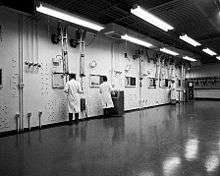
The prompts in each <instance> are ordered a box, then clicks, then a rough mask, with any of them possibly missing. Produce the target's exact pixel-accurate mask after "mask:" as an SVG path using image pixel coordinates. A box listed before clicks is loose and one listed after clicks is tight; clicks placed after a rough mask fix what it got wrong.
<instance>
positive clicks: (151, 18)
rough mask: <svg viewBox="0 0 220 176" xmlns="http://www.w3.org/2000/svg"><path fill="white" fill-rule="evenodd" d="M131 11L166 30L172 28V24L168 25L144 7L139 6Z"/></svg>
mask: <svg viewBox="0 0 220 176" xmlns="http://www.w3.org/2000/svg"><path fill="white" fill-rule="evenodd" d="M131 13H132V14H133V15H135V16H137V17H139V18H141V19H143V20H144V21H147V22H148V23H150V24H152V25H154V26H156V27H158V28H160V29H162V30H164V31H166V32H167V31H169V30H173V29H174V27H173V26H171V25H169V24H168V23H166V22H165V21H163V20H161V19H160V18H158V17H156V16H154V15H153V14H151V13H149V12H147V11H146V10H145V9H144V8H142V7H140V6H137V7H136V8H134V9H131Z"/></svg>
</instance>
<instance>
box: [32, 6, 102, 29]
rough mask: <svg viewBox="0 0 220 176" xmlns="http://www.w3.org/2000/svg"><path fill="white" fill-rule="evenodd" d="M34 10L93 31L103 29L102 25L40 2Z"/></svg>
mask: <svg viewBox="0 0 220 176" xmlns="http://www.w3.org/2000/svg"><path fill="white" fill-rule="evenodd" d="M36 11H38V12H40V13H43V14H46V15H49V16H52V17H55V18H58V19H61V20H64V21H68V22H70V23H74V24H77V25H79V26H83V27H86V28H90V29H93V30H95V31H101V30H102V29H104V26H102V25H99V24H96V23H94V22H91V21H90V20H87V19H83V18H81V17H79V16H76V15H73V14H71V13H68V12H64V11H63V10H61V9H58V8H55V7H51V6H48V5H45V4H42V3H40V6H37V7H36Z"/></svg>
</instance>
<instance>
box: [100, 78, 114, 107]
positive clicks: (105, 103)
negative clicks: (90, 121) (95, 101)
mask: <svg viewBox="0 0 220 176" xmlns="http://www.w3.org/2000/svg"><path fill="white" fill-rule="evenodd" d="M99 91H100V93H101V101H102V107H103V108H104V109H105V108H113V107H114V105H113V102H112V97H111V91H112V87H111V85H110V84H108V83H107V82H103V83H102V84H101V85H100V88H99Z"/></svg>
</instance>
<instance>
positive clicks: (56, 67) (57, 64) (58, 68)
mask: <svg viewBox="0 0 220 176" xmlns="http://www.w3.org/2000/svg"><path fill="white" fill-rule="evenodd" d="M52 64H53V70H52V72H53V73H63V64H62V56H60V57H55V58H52Z"/></svg>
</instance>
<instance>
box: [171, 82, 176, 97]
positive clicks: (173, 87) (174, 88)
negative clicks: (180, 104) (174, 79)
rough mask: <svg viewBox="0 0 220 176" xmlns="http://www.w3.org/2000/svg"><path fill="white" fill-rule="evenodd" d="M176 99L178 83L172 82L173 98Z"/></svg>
mask: <svg viewBox="0 0 220 176" xmlns="http://www.w3.org/2000/svg"><path fill="white" fill-rule="evenodd" d="M176 99H177V92H176V84H175V83H172V84H171V100H176Z"/></svg>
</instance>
